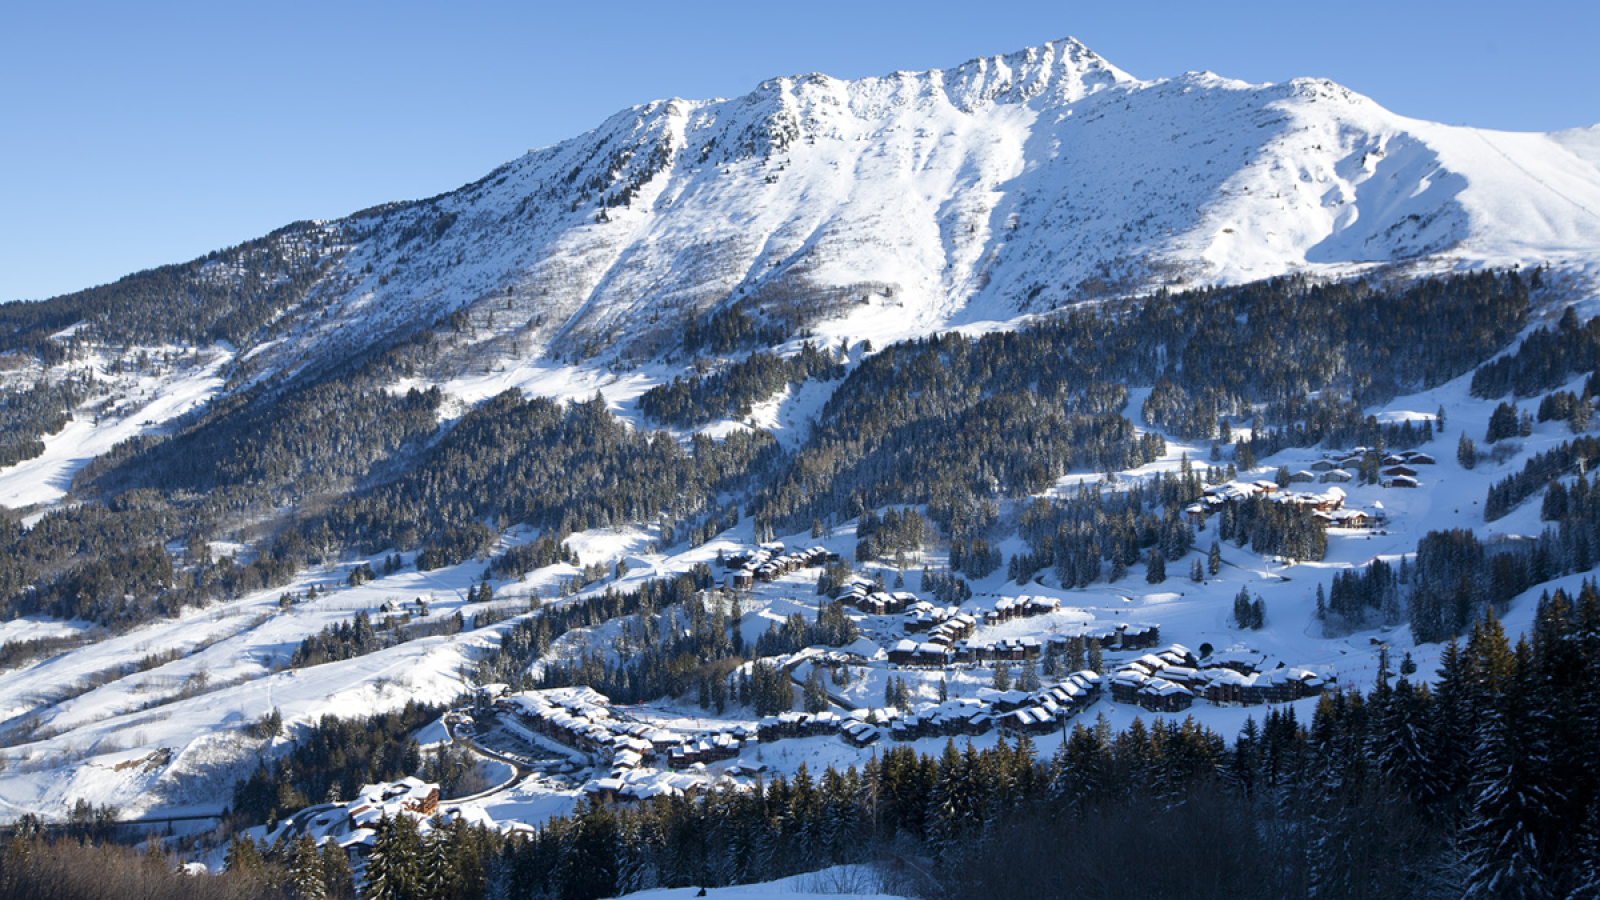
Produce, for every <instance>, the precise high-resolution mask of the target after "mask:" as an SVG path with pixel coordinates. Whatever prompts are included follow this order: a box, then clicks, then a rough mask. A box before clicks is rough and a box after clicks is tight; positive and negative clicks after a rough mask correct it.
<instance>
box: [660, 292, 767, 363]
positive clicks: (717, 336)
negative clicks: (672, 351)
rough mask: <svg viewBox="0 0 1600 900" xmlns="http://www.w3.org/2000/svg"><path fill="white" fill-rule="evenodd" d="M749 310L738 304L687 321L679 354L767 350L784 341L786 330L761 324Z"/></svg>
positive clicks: (748, 307)
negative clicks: (765, 348)
mask: <svg viewBox="0 0 1600 900" xmlns="http://www.w3.org/2000/svg"><path fill="white" fill-rule="evenodd" d="M750 306H751V304H749V303H748V302H746V301H740V302H738V303H734V304H733V305H731V306H729V307H727V308H726V309H721V310H717V311H715V312H712V313H709V314H707V315H705V316H703V317H701V318H699V319H695V320H692V321H690V322H689V323H688V324H686V325H685V326H684V329H683V352H684V353H686V354H690V355H693V354H696V353H699V352H701V351H710V352H711V353H728V352H731V351H733V350H737V349H740V348H742V347H749V346H752V345H753V346H762V347H770V346H772V345H774V344H781V343H783V342H784V341H785V340H786V339H787V338H788V336H789V333H788V329H786V328H784V327H783V326H782V325H768V324H764V323H763V322H762V321H761V314H760V313H759V312H758V313H756V314H754V315H752V314H751V312H750Z"/></svg>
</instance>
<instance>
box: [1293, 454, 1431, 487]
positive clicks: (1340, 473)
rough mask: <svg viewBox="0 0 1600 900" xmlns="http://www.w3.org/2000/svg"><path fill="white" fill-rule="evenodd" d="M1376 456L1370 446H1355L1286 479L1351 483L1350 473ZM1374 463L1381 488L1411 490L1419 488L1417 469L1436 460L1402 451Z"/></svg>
mask: <svg viewBox="0 0 1600 900" xmlns="http://www.w3.org/2000/svg"><path fill="white" fill-rule="evenodd" d="M1377 453H1378V451H1377V450H1374V449H1372V448H1370V447H1356V448H1355V449H1353V450H1350V451H1348V452H1343V453H1336V454H1335V453H1330V454H1328V455H1327V456H1325V457H1323V458H1322V459H1319V460H1317V461H1316V462H1314V463H1312V464H1311V468H1310V469H1309V470H1302V471H1299V472H1293V473H1291V474H1290V475H1289V480H1290V481H1292V482H1297V481H1312V480H1315V481H1318V482H1321V483H1323V484H1327V483H1329V482H1347V481H1351V480H1353V479H1354V478H1355V475H1354V473H1353V471H1352V470H1357V471H1359V470H1360V469H1361V467H1362V465H1363V464H1365V463H1366V462H1367V460H1368V459H1369V458H1370V457H1372V456H1373V455H1375V454H1377ZM1377 462H1378V476H1379V478H1380V479H1382V484H1383V486H1384V487H1411V488H1414V487H1416V486H1417V485H1418V481H1417V467H1418V466H1431V465H1434V463H1435V460H1434V458H1433V455H1432V454H1430V453H1424V452H1422V451H1421V450H1405V451H1401V452H1399V453H1389V454H1385V455H1384V456H1383V457H1381V458H1380V459H1378V461H1377Z"/></svg>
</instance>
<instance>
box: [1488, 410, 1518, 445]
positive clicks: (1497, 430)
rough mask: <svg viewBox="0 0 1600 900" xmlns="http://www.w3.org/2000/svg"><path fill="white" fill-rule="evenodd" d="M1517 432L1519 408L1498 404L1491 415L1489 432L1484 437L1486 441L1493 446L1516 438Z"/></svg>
mask: <svg viewBox="0 0 1600 900" xmlns="http://www.w3.org/2000/svg"><path fill="white" fill-rule="evenodd" d="M1517 432H1518V427H1517V408H1516V407H1515V406H1513V405H1512V404H1510V403H1500V404H1497V405H1496V406H1495V408H1494V412H1493V413H1490V414H1489V430H1488V433H1487V434H1485V435H1484V441H1485V442H1486V443H1490V444H1492V443H1494V442H1495V441H1500V440H1505V439H1506V438H1511V437H1516V436H1517Z"/></svg>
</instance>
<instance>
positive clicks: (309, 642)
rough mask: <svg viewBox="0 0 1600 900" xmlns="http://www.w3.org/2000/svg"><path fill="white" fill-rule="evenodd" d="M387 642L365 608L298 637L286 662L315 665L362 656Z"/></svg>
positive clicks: (295, 665) (386, 644)
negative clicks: (339, 621) (317, 630)
mask: <svg viewBox="0 0 1600 900" xmlns="http://www.w3.org/2000/svg"><path fill="white" fill-rule="evenodd" d="M389 644H390V642H389V641H386V640H384V639H383V638H381V637H380V636H379V635H378V632H377V630H376V629H374V628H373V627H372V620H371V618H370V617H369V616H368V615H367V614H366V612H365V611H363V612H358V613H356V615H355V618H354V619H351V620H350V621H348V622H341V623H339V624H338V625H329V626H328V627H326V628H324V629H322V631H320V632H318V633H316V634H313V635H311V636H309V637H307V638H305V639H304V640H302V641H301V642H300V646H298V647H296V648H295V651H294V656H293V657H291V658H290V660H289V666H290V668H294V669H298V668H301V667H303V666H319V665H321V664H323V663H325V662H336V661H338V660H341V659H351V658H354V657H357V656H365V655H367V654H368V653H371V652H373V651H374V650H381V649H383V648H384V647H387V646H389Z"/></svg>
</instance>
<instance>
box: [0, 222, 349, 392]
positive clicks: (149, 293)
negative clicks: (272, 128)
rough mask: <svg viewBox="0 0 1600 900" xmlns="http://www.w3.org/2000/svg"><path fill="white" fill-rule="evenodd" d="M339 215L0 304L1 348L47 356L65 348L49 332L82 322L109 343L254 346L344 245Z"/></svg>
mask: <svg viewBox="0 0 1600 900" xmlns="http://www.w3.org/2000/svg"><path fill="white" fill-rule="evenodd" d="M340 227H341V226H338V225H318V224H314V223H310V222H298V223H295V224H292V225H288V226H286V227H284V228H280V229H278V230H277V231H274V232H273V233H272V234H269V235H267V236H266V237H264V238H260V239H258V240H254V241H249V242H247V243H243V244H240V245H238V246H236V247H230V248H228V249H226V250H218V251H215V252H212V253H209V254H207V255H206V256H204V257H202V258H200V259H197V260H194V261H193V262H188V263H183V264H181V265H171V266H162V267H160V268H158V269H150V270H147V271H144V272H139V273H136V274H133V275H129V276H127V277H126V278H123V279H121V280H119V281H117V282H115V283H113V284H108V285H103V286H101V287H96V288H90V289H89V290H86V291H79V292H77V293H74V294H64V295H62V296H60V297H56V298H54V299H51V300H46V301H43V302H38V303H30V302H15V303H5V304H0V351H5V350H23V351H27V352H32V353H36V354H38V355H39V356H40V357H41V358H42V359H43V360H44V361H45V362H47V363H48V362H53V361H55V360H57V359H59V358H61V356H62V354H63V353H64V352H70V346H71V344H72V341H71V340H69V341H67V342H65V343H66V346H65V347H64V346H63V345H62V342H57V341H51V340H49V337H50V335H52V334H54V333H56V332H59V331H63V330H65V329H66V328H68V327H69V326H72V325H75V324H77V323H79V322H84V323H86V328H84V329H82V330H80V332H79V333H78V335H79V336H81V339H95V340H99V341H102V342H104V343H109V344H113V345H135V346H137V345H144V346H151V345H162V344H181V345H190V346H203V345H209V344H215V343H217V342H219V341H228V342H229V343H232V344H233V345H235V346H237V347H241V348H244V347H250V346H253V345H254V343H255V341H256V340H259V339H261V338H262V337H264V336H265V335H264V334H263V331H264V330H265V329H266V328H267V327H268V325H269V323H271V322H272V321H273V320H274V319H276V318H277V317H278V316H279V315H281V314H282V313H283V312H284V310H286V309H288V308H290V307H292V306H295V305H297V304H299V303H300V302H301V301H302V300H304V298H305V296H306V292H307V290H308V289H309V288H310V287H311V286H312V285H314V284H315V283H316V281H317V279H318V278H319V277H320V276H321V275H322V274H323V273H324V272H325V271H326V270H327V268H328V267H329V266H330V265H331V264H332V263H333V262H334V261H336V260H337V259H338V258H339V257H340V256H342V255H343V249H342V248H340V247H339V246H338V244H339V240H340V235H339V229H340Z"/></svg>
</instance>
